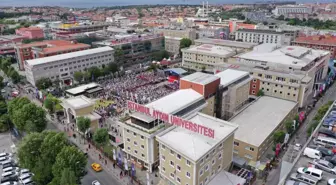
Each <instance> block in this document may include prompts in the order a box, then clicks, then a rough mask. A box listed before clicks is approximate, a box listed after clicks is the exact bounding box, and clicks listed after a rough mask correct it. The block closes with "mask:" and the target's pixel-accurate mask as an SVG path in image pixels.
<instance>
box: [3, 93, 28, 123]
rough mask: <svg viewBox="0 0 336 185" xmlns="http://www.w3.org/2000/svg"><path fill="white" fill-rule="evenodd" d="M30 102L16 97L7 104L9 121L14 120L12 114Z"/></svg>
mask: <svg viewBox="0 0 336 185" xmlns="http://www.w3.org/2000/svg"><path fill="white" fill-rule="evenodd" d="M29 103H30V100H29V99H28V98H26V97H18V98H14V99H13V100H11V101H9V102H8V105H7V109H8V114H9V117H10V118H11V120H12V121H13V119H14V112H15V111H17V110H20V109H21V108H22V107H23V106H24V105H26V104H29Z"/></svg>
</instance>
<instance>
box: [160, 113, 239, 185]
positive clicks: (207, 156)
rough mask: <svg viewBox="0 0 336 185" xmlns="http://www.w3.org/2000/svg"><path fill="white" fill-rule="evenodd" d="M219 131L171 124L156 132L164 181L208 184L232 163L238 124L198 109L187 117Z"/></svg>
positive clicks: (189, 184)
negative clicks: (210, 134)
mask: <svg viewBox="0 0 336 185" xmlns="http://www.w3.org/2000/svg"><path fill="white" fill-rule="evenodd" d="M188 120H189V121H191V122H192V123H196V124H199V125H202V126H205V127H208V128H211V129H213V130H215V131H216V137H215V138H208V137H207V136H204V135H201V134H198V133H194V132H192V131H190V130H187V129H185V128H181V127H170V128H168V129H166V130H165V131H164V132H162V133H160V134H159V135H158V136H157V141H158V142H159V146H160V147H159V149H160V150H159V153H160V167H159V170H160V176H161V178H162V179H163V184H167V185H168V184H183V185H185V184H188V185H206V184H208V183H209V182H210V181H211V180H212V179H213V178H215V176H216V175H217V174H219V173H220V172H221V171H222V170H228V169H229V167H230V166H231V163H232V156H233V153H232V151H233V141H234V133H235V132H236V130H237V128H238V127H237V125H235V124H231V123H229V122H226V121H223V120H219V119H216V118H214V117H211V116H208V115H205V114H202V113H197V114H194V115H191V116H190V117H189V118H188Z"/></svg>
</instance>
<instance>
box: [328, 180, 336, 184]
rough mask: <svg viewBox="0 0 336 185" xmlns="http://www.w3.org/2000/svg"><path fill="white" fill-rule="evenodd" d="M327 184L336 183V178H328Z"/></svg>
mask: <svg viewBox="0 0 336 185" xmlns="http://www.w3.org/2000/svg"><path fill="white" fill-rule="evenodd" d="M328 185H336V179H329V180H328Z"/></svg>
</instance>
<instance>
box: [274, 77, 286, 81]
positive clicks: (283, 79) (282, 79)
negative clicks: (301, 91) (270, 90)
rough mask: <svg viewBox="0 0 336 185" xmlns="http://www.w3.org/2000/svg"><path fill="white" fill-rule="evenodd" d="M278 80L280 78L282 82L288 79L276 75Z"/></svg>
mask: <svg viewBox="0 0 336 185" xmlns="http://www.w3.org/2000/svg"><path fill="white" fill-rule="evenodd" d="M276 80H278V81H282V82H284V81H286V79H285V78H282V77H276Z"/></svg>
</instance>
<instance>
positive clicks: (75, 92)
mask: <svg viewBox="0 0 336 185" xmlns="http://www.w3.org/2000/svg"><path fill="white" fill-rule="evenodd" d="M102 90H104V89H103V88H102V87H101V86H100V85H99V84H97V83H94V82H92V83H88V84H85V85H80V86H77V87H74V88H71V89H67V90H66V91H65V94H66V95H67V96H69V97H75V96H81V95H84V96H86V97H92V96H93V95H95V94H96V93H99V92H101V91H102Z"/></svg>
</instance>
